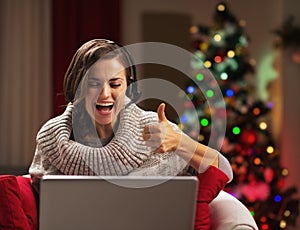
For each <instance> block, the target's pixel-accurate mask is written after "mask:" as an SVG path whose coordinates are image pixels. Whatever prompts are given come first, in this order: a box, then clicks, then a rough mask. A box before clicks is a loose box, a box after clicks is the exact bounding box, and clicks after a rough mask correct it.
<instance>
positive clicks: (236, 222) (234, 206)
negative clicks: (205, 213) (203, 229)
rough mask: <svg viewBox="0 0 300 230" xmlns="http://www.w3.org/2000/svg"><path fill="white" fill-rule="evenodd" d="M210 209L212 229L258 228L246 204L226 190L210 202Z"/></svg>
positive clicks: (241, 229)
mask: <svg viewBox="0 0 300 230" xmlns="http://www.w3.org/2000/svg"><path fill="white" fill-rule="evenodd" d="M209 210H210V218H211V227H212V230H258V227H257V225H256V223H255V220H254V218H253V216H252V215H251V213H250V211H249V210H248V209H247V208H246V206H245V205H244V204H243V203H242V202H240V201H239V200H238V199H236V198H235V197H233V196H232V195H230V194H229V193H226V192H225V191H221V192H220V193H219V195H218V196H217V197H216V198H215V199H214V200H213V201H212V202H211V203H210V204H209Z"/></svg>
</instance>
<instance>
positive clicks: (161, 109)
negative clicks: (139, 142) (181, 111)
mask: <svg viewBox="0 0 300 230" xmlns="http://www.w3.org/2000/svg"><path fill="white" fill-rule="evenodd" d="M165 107H166V105H165V104H164V103H161V104H160V105H159V106H158V108H157V115H158V121H159V122H158V123H153V124H151V125H147V126H145V127H144V133H143V138H144V140H145V142H146V145H147V146H149V147H151V148H152V149H153V151H154V152H155V153H164V152H169V151H175V150H176V149H177V147H178V145H179V143H180V140H181V133H179V132H177V131H175V130H174V129H173V128H172V126H171V125H170V124H169V122H168V119H167V118H166V115H165Z"/></svg>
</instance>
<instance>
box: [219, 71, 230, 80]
mask: <svg viewBox="0 0 300 230" xmlns="http://www.w3.org/2000/svg"><path fill="white" fill-rule="evenodd" d="M220 78H221V79H222V80H224V81H225V80H227V79H228V74H227V73H225V72H223V73H221V75H220Z"/></svg>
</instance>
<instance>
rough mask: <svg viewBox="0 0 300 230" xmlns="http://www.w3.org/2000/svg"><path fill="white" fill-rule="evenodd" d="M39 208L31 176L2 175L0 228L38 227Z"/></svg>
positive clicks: (0, 180)
mask: <svg viewBox="0 0 300 230" xmlns="http://www.w3.org/2000/svg"><path fill="white" fill-rule="evenodd" d="M37 225H38V224H37V209H36V203H35V198H34V194H33V191H32V188H31V184H30V178H25V177H22V176H14V175H1V176H0V229H2V230H12V229H22V230H29V229H30V230H32V229H34V230H35V229H37Z"/></svg>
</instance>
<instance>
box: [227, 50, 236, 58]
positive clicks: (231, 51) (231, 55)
mask: <svg viewBox="0 0 300 230" xmlns="http://www.w3.org/2000/svg"><path fill="white" fill-rule="evenodd" d="M234 56H235V52H234V51H233V50H228V52H227V57H229V58H233V57H234Z"/></svg>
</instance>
